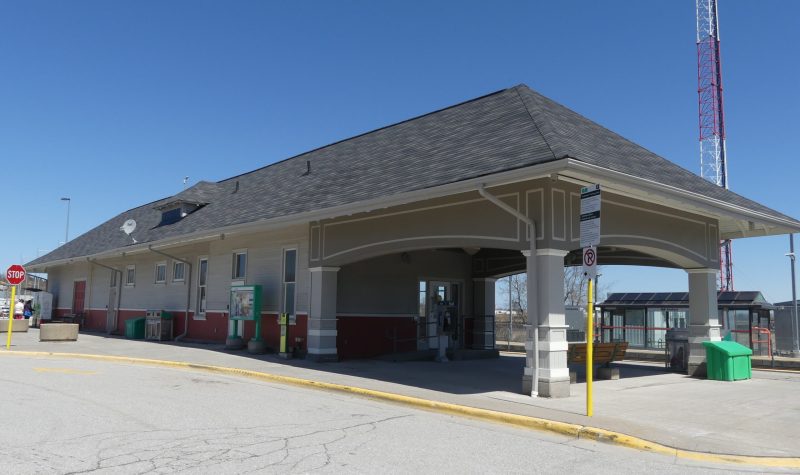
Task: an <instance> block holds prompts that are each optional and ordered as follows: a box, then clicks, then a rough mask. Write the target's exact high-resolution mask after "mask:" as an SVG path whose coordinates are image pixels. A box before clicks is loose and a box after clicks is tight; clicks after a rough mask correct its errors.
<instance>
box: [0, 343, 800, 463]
mask: <svg viewBox="0 0 800 475" xmlns="http://www.w3.org/2000/svg"><path fill="white" fill-rule="evenodd" d="M3 338H5V335H3ZM12 338H13V340H12V349H11V351H12V352H13V351H15V350H17V351H43V352H53V353H83V354H95V355H109V356H127V357H136V358H150V359H158V360H169V361H181V362H189V363H196V364H206V365H215V366H225V367H232V368H241V369H247V370H253V371H261V372H266V373H271V374H276V375H281V376H292V377H296V378H304V379H310V380H314V381H320V382H326V383H335V384H342V385H348V386H355V387H360V388H365V389H371V390H376V391H384V392H389V393H395V394H401V395H405V396H411V397H417V398H423V399H428V400H435V401H441V402H447V403H452V404H459V405H464V406H470V407H475V408H481V409H489V410H494V411H500V412H506V413H511V414H519V415H524V416H532V417H538V418H543V419H549V420H554V421H561V422H568V423H573V424H581V425H587V426H593V427H598V428H602V429H607V430H610V431H615V432H620V433H623V434H627V435H631V436H635V437H639V438H642V439H646V440H649V441H653V442H657V443H660V444H663V445H667V446H670V447H674V448H678V449H684V450H691V451H700V452H708V453H716V454H734V455H752V456H772V457H800V441H798V439H797V435H798V432H797V428H798V427H800V398H798V391H800V374H798V373H793V372H768V371H754V372H753V374H754V377H753V379H751V380H748V381H737V382H732V383H731V382H721V381H706V380H699V379H693V378H689V377H687V376H685V375H679V374H675V373H668V372H665V370H664V369H663V367H661V365H653V364H647V363H631V364H627V363H626V364H622V365H620V366H619V367H620V368H621V375H622V378H621V379H620V380H617V381H598V382H596V383H595V385H594V400H595V408H594V414H595V416H594V417H592V418H588V417H585V416H584V415H583V414H584V410H585V384H584V383H579V384H573V385H572V387H571V393H572V396H571V397H569V398H564V399H534V398H531V397H528V396H524V395H522V394H520V388H521V379H522V369H523V366H524V358H523V357H522V356H520V355H517V354H511V353H503V354H501V357H500V358H498V359H492V360H471V361H454V362H449V363H434V362H404V363H392V362H386V361H377V360H363V361H346V362H340V363H324V364H321V363H313V362H310V361H305V360H282V359H279V358H278V357H277V356H276V355H259V356H254V355H250V354H248V353H247V352H245V351H235V352H228V351H224V349H223V347H222V345H199V344H175V343H159V342H149V341H141V340H125V339H121V338H117V337H107V336H105V335H100V334H91V333H82V334H81V335H80V337H79V340H78V341H77V342H39V341H38V330H36V329H31V331H30V332H28V333H26V334H14V335H13V337H12ZM3 351H4V350H3ZM0 361H2V363H0V364H10V361H12V360H9V359H2V360H0ZM579 377H580V376H579ZM579 380H580V379H579Z"/></svg>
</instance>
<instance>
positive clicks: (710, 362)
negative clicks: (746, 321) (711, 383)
mask: <svg viewBox="0 0 800 475" xmlns="http://www.w3.org/2000/svg"><path fill="white" fill-rule="evenodd" d="M703 346H704V347H706V373H707V377H708V379H714V380H717V381H736V380H740V379H750V378H751V377H752V367H751V363H750V356H751V355H752V354H753V350H751V349H750V348H748V347H746V346H744V345H741V344H739V343H736V342H735V341H704V342H703Z"/></svg>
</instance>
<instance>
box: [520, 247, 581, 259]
mask: <svg viewBox="0 0 800 475" xmlns="http://www.w3.org/2000/svg"><path fill="white" fill-rule="evenodd" d="M522 252H523V253H524V252H525V251H522ZM528 252H530V251H528ZM567 254H569V251H564V250H561V249H537V250H536V255H537V256H556V257H564V256H566V255H567Z"/></svg>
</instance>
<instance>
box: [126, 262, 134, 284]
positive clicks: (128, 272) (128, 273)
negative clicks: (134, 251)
mask: <svg viewBox="0 0 800 475" xmlns="http://www.w3.org/2000/svg"><path fill="white" fill-rule="evenodd" d="M131 273H132V274H131ZM131 275H132V276H133V279H131ZM125 287H136V264H128V265H127V266H125Z"/></svg>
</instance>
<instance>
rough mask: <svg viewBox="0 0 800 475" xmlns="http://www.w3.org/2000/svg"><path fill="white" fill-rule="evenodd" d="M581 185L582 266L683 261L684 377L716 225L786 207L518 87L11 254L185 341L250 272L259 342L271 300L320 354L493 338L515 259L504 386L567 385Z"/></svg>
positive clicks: (99, 308) (270, 319) (783, 222)
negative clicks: (761, 200)
mask: <svg viewBox="0 0 800 475" xmlns="http://www.w3.org/2000/svg"><path fill="white" fill-rule="evenodd" d="M589 184H600V185H601V187H602V197H601V203H602V224H601V242H600V246H599V247H598V255H599V262H600V263H601V264H603V265H613V264H620V265H647V266H661V267H672V268H680V269H684V270H685V271H686V273H687V279H688V287H689V295H688V305H689V308H690V312H689V314H690V321H688V322H687V326H688V328H689V332H690V358H689V373H690V374H693V375H702V374H703V372H704V370H705V367H704V360H705V353H704V351H703V347H702V344H701V342H702V341H706V340H717V339H719V338H720V323H719V319H718V312H717V288H716V276H717V272H718V269H719V249H718V244H719V241H720V239H739V238H746V237H755V236H768V235H776V234H785V233H790V232H798V231H800V222H799V221H797V220H795V219H793V218H791V217H788V216H785V215H783V214H781V213H779V212H777V211H774V210H772V209H769V208H767V207H765V206H762V205H760V204H758V203H756V202H753V201H751V200H749V199H747V198H744V197H742V196H740V195H737V194H735V193H733V192H731V191H728V190H725V189H722V188H720V187H717V186H715V185H713V184H711V183H709V182H707V181H705V180H703V179H702V178H700V177H699V176H697V175H695V174H694V173H691V172H689V171H687V170H685V169H683V168H681V167H679V166H677V165H675V164H673V163H672V162H670V161H668V160H666V159H664V158H662V157H660V156H658V155H656V154H654V153H652V152H650V151H648V150H646V149H644V148H642V147H640V146H638V145H636V144H635V143H633V142H631V141H629V140H627V139H625V138H623V137H621V136H619V135H617V134H615V133H613V132H611V131H610V130H608V129H605V128H603V127H602V126H600V125H598V124H596V123H594V122H592V121H591V120H589V119H587V118H585V117H583V116H581V115H579V114H578V113H576V112H573V111H572V110H570V109H567V108H566V107H564V106H562V105H560V104H558V103H556V102H554V101H552V100H550V99H548V98H546V97H544V96H542V95H540V94H538V93H537V92H535V91H533V90H531V89H529V88H528V87H527V86H524V85H519V86H516V87H512V88H509V89H505V90H501V91H498V92H495V93H492V94H489V95H486V96H483V97H479V98H476V99H473V100H470V101H467V102H464V103H461V104H457V105H454V106H452V107H448V108H446V109H443V110H439V111H435V112H431V113H429V114H426V115H423V116H420V117H416V118H413V119H410V120H407V121H404V122H401V123H398V124H394V125H391V126H388V127H384V128H381V129H377V130H374V131H371V132H368V133H365V134H362V135H359V136H356V137H352V138H348V139H344V140H342V141H340V142H337V143H334V144H331V145H327V146H324V147H321V148H318V149H315V150H312V151H310V152H307V153H304V154H301V155H298V156H295V157H292V158H289V159H286V160H283V161H280V162H276V163H273V164H271V165H268V166H265V167H263V168H260V169H258V170H254V171H252V172H249V173H245V174H243V175H239V176H235V177H231V178H228V179H225V180H222V181H219V182H213V183H212V182H199V183H197V184H195V185H194V186H192V187H190V188H188V189H186V190H184V191H182V192H180V193H178V194H176V195H174V196H170V197H166V198H164V199H162V200H159V201H156V202H153V203H148V204H145V205H142V206H140V207H137V208H134V209H130V210H127V211H124V212H122V213H120V214H119V215H118V216H115V217H113V218H112V219H110V220H108V221H106V222H105V223H102V224H100V225H99V226H97V227H96V228H94V229H92V230H90V231H89V232H87V233H85V234H83V235H82V236H80V237H78V238H76V239H74V240H72V241H70V242H68V243H67V244H65V245H64V246H62V247H60V248H58V249H56V250H54V251H53V252H51V253H49V254H47V255H45V256H42V257H40V258H38V259H36V260H35V261H33V262H31V263H29V264H27V266H28V268H29V270H31V271H34V272H46V273H47V274H48V290H49V291H50V292H52V293H53V294H54V297H55V305H54V306H55V308H56V312H57V314H58V315H68V314H81V315H84V316H85V317H84V326H85V328H87V329H93V330H98V331H107V332H122V331H123V330H124V328H125V321H126V320H127V319H130V318H133V317H137V316H141V315H143V314H144V312H145V311H147V310H149V309H163V310H167V311H170V312H172V313H173V315H175V317H176V318H175V329H174V331H175V335H176V336H178V337H182V338H187V339H194V340H209V341H224V340H225V338H226V336H227V335H228V333H229V332H231V331H232V328H231V322H230V321H229V319H228V315H229V312H230V308H229V306H230V299H229V296H230V289H231V286H235V285H259V286H260V287H261V289H262V295H263V308H262V312H261V315H262V321H263V324H262V325H261V335H260V336H261V337H262V338H263V339H264V340H265V341H266V342H267V344H268V345H269V346H271V347H273V348H275V347H276V346H277V344H278V343H277V342H278V335H279V327H278V314H281V313H286V314H289V315H290V316H291V319H290V321H291V322H292V323H293V324H292V325H290V326H289V342H290V344H291V345H294V346H296V347H298V348H301V349H302V351H303V352H305V353H306V354H307V357H308V358H311V359H315V360H320V361H325V360H339V359H347V358H363V357H371V356H375V355H380V354H384V353H392V352H404V351H417V350H428V349H433V348H441V347H442V345H444V346H447V347H449V348H451V349H457V350H458V349H461V350H467V349H472V348H476V349H483V348H492V347H493V346H494V341H493V336H492V332H491V330H492V328H493V325H494V309H495V302H494V295H495V281H496V279H497V278H499V277H502V276H505V275H509V274H512V273H517V272H526V273H527V276H528V285H529V291H528V297H527V298H528V309H529V317H528V318H529V322H528V323H529V324H530V331H529V332H528V333H529V336H528V341H527V343H526V350H527V355H526V364H525V369H524V373H523V374H521V375H520V379H521V384H522V390H523V392H525V393H527V394H530V393H531V391H533V390H536V391H537V392H538V394H539V395H541V396H549V397H560V396H567V395H569V384H570V380H569V372H568V369H567V338H566V325H565V321H564V314H565V306H564V268H565V266H571V265H577V264H579V263H580V255H581V254H580V252H581V251H580V236H579V206H580V205H579V201H580V188H581V187H582V186H586V185H589ZM131 220H132V221H133V222H135V223H136V225H135V228H134V229H131V226H130V222H131ZM125 223H129V225H128V226H127V227H125ZM442 309H444V313H442V312H441V310H442ZM442 315H444V316H445V319H444V321H443V320H442V318H441V317H442ZM255 328H256V327H255V325H254V324H253V322H246V323H245V324H244V325H243V326H238V327H237V331H239V332H240V333H241V335H242V337H243V338H244V339H249V338H252V337H253V336H254V332H255ZM443 330H444V331H443ZM534 330H537V331H534ZM537 333H538V339H537V338H535V336H534V335H536V334H537ZM443 335H444V337H443ZM534 388H535V389H534Z"/></svg>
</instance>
